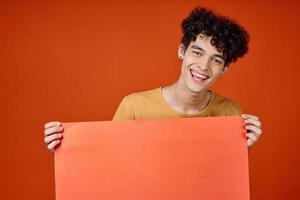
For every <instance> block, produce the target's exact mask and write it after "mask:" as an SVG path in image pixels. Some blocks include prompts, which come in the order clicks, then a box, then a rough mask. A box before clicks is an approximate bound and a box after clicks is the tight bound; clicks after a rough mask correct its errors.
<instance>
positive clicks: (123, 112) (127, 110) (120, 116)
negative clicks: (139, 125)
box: [113, 97, 134, 121]
mask: <svg viewBox="0 0 300 200" xmlns="http://www.w3.org/2000/svg"><path fill="white" fill-rule="evenodd" d="M133 119H134V117H133V111H132V109H131V106H130V103H129V102H128V97H124V98H123V100H122V101H121V103H120V105H119V107H118V109H117V111H116V113H115V115H114V117H113V121H120V120H133Z"/></svg>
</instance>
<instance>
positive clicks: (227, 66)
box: [221, 65, 229, 75]
mask: <svg viewBox="0 0 300 200" xmlns="http://www.w3.org/2000/svg"><path fill="white" fill-rule="evenodd" d="M228 68H229V65H226V66H224V68H223V71H222V72H221V75H224V74H225V72H227V70H228Z"/></svg>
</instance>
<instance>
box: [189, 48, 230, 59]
mask: <svg viewBox="0 0 300 200" xmlns="http://www.w3.org/2000/svg"><path fill="white" fill-rule="evenodd" d="M191 48H192V49H197V50H200V51H204V49H202V48H201V47H199V46H198V45H192V46H191ZM204 52H205V51H204ZM213 57H218V58H220V59H222V60H224V61H225V58H224V56H223V55H222V54H215V55H213Z"/></svg>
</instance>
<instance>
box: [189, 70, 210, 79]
mask: <svg viewBox="0 0 300 200" xmlns="http://www.w3.org/2000/svg"><path fill="white" fill-rule="evenodd" d="M192 74H193V75H194V76H196V77H197V78H201V79H207V78H208V76H206V75H203V74H198V73H197V72H196V71H194V70H192Z"/></svg>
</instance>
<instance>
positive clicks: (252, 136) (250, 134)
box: [242, 114, 262, 148]
mask: <svg viewBox="0 0 300 200" xmlns="http://www.w3.org/2000/svg"><path fill="white" fill-rule="evenodd" d="M242 118H243V119H244V122H245V124H246V126H245V128H246V130H247V133H246V136H247V145H248V148H250V147H252V146H253V144H254V143H255V142H256V141H257V140H258V138H259V137H260V136H261V134H262V130H261V122H260V121H259V118H258V117H257V116H254V115H249V114H242Z"/></svg>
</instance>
